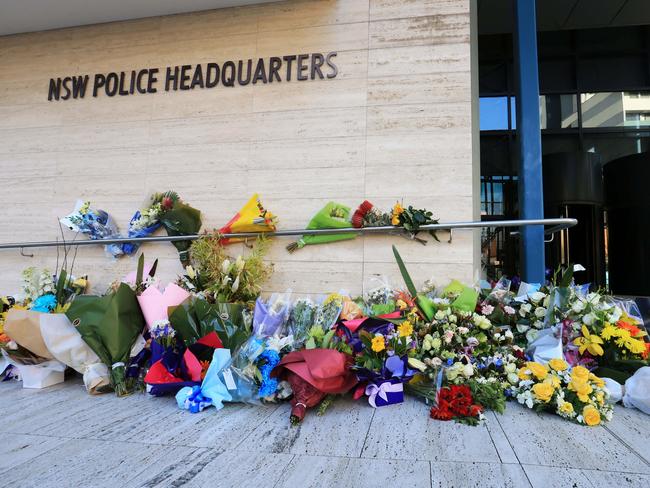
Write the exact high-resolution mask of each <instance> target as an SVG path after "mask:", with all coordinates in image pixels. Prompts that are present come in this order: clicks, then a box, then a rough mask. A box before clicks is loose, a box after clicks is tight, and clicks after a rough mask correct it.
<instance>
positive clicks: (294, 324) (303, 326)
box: [287, 298, 318, 347]
mask: <svg viewBox="0 0 650 488" xmlns="http://www.w3.org/2000/svg"><path fill="white" fill-rule="evenodd" d="M317 310H318V307H317V305H316V304H315V303H314V302H313V301H312V300H311V299H309V298H299V299H298V300H296V301H295V303H294V304H293V307H292V308H291V312H290V313H289V321H288V324H287V329H288V332H289V334H291V335H292V336H293V338H294V340H295V343H296V346H297V347H300V346H302V345H303V344H304V343H305V341H306V340H307V337H308V335H309V329H310V328H311V326H312V325H313V323H314V318H315V316H316V311H317Z"/></svg>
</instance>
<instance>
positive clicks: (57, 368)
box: [2, 350, 66, 389]
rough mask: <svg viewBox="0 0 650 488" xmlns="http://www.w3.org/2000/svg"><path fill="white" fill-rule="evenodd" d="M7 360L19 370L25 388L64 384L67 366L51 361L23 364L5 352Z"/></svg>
mask: <svg viewBox="0 0 650 488" xmlns="http://www.w3.org/2000/svg"><path fill="white" fill-rule="evenodd" d="M2 354H3V356H4V358H5V360H6V361H7V362H8V363H9V364H11V365H12V366H15V367H16V369H18V376H19V378H20V380H22V382H23V388H37V389H40V388H47V387H48V386H53V385H56V384H58V383H63V380H64V377H63V376H64V374H63V373H64V372H65V368H66V366H65V364H63V363H61V362H59V361H57V360H56V359H50V360H49V361H44V362H42V363H39V364H23V363H20V362H18V361H16V360H14V359H12V358H11V357H9V356H8V355H7V353H6V352H5V351H4V350H3V351H2Z"/></svg>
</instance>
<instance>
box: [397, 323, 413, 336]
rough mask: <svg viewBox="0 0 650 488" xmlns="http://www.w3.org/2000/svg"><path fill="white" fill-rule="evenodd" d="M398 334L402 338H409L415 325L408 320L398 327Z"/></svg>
mask: <svg viewBox="0 0 650 488" xmlns="http://www.w3.org/2000/svg"><path fill="white" fill-rule="evenodd" d="M397 332H398V333H399V336H400V337H408V336H410V335H411V334H412V333H413V324H411V322H409V321H408V320H406V321H404V322H402V323H401V324H400V325H399V327H397Z"/></svg>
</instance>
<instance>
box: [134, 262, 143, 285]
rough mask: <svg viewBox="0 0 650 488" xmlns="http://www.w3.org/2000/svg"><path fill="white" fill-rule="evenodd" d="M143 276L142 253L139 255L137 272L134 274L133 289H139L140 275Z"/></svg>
mask: <svg viewBox="0 0 650 488" xmlns="http://www.w3.org/2000/svg"><path fill="white" fill-rule="evenodd" d="M143 274H144V253H143V254H140V257H139V258H138V271H137V272H136V274H135V287H136V289H139V288H140V285H142V275H143Z"/></svg>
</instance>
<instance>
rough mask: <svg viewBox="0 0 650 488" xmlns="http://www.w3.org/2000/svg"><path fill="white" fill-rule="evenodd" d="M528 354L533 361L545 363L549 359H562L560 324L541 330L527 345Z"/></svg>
mask: <svg viewBox="0 0 650 488" xmlns="http://www.w3.org/2000/svg"><path fill="white" fill-rule="evenodd" d="M528 354H529V355H530V356H532V358H533V361H536V362H538V363H541V364H546V363H548V362H549V361H550V360H551V359H564V352H563V350H562V324H557V325H555V326H553V327H549V328H548V329H543V330H541V331H540V332H539V334H538V335H537V338H536V339H535V340H534V341H533V342H531V343H530V344H529V345H528Z"/></svg>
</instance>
